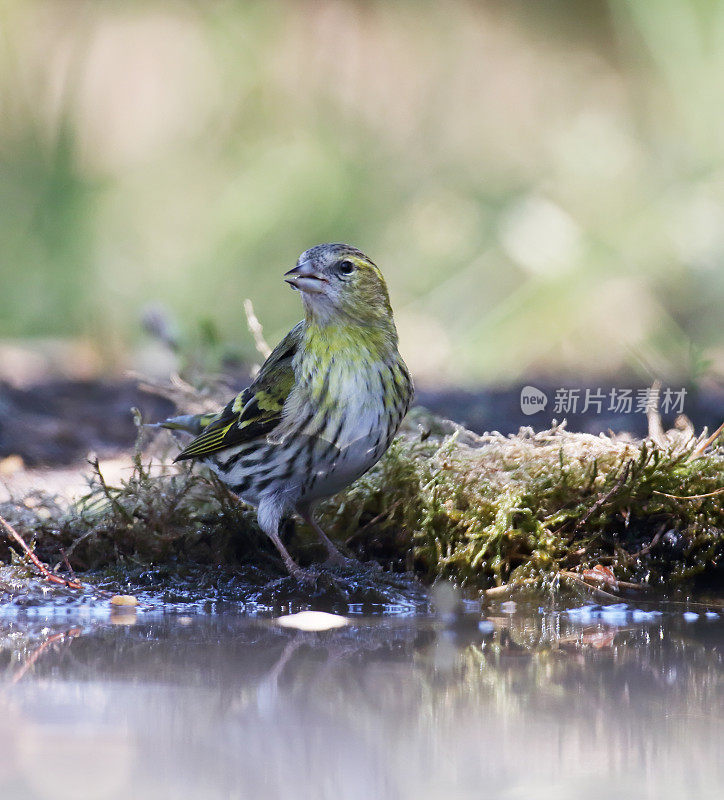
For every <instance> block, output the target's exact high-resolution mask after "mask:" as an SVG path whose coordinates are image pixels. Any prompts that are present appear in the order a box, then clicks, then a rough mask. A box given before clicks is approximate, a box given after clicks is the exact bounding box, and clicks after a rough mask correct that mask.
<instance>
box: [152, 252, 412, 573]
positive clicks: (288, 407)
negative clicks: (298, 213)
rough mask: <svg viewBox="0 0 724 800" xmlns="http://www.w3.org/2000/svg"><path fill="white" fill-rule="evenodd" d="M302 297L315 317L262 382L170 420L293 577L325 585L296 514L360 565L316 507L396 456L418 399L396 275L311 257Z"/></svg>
mask: <svg viewBox="0 0 724 800" xmlns="http://www.w3.org/2000/svg"><path fill="white" fill-rule="evenodd" d="M284 278H285V280H286V282H287V283H288V284H289V285H290V286H292V288H294V289H296V290H297V291H299V292H300V294H301V296H302V303H303V305H304V319H303V320H302V321H301V322H299V323H298V324H297V325H295V326H294V327H293V328H292V329H291V331H289V333H288V334H287V335H286V336H285V337H284V339H282V341H281V342H280V343H279V344H278V345H277V346H276V347H275V348H274V350H273V351H272V353H271V354H270V355H269V357H268V358H267V360H266V361H265V362H264V364H263V366H262V367H261V369H260V371H259V373H258V375H257V376H256V378H255V380H254V382H253V383H252V384H251V386H249V387H248V388H247V389H244V391H242V392H241V393H239V394H238V395H237V396H236V397H234V398H233V399H232V400H231V401H230V402H229V403H228V405H226V406H225V407H224V408H223V410H221V411H220V412H219V413H217V414H215V415H208V414H207V415H195V416H191V415H186V416H182V417H173V418H171V419H168V420H166V421H165V422H163V423H161V426H162V427H167V428H176V429H178V428H180V429H184V430H187V431H189V432H191V433H195V434H197V436H196V438H195V439H193V441H192V442H191V443H190V444H189V445H188V446H187V447H186V448H185V449H184V450H183V451H182V452H181V453H180V454H179V455H178V456H177V458H176V461H181V460H183V459H190V458H197V459H200V460H202V461H204V462H205V463H206V464H208V466H209V467H211V469H212V470H213V471H214V472H216V474H217V475H218V476H219V478H220V479H221V480H222V481H223V482H224V483H225V484H226V485H227V486H228V487H229V489H231V491H232V492H234V493H235V494H236V495H238V496H239V497H240V498H241V499H242V500H243V501H244V502H246V503H249V504H251V505H253V506H256V508H257V518H258V520H259V525H260V527H261V528H262V530H263V531H264V532H265V533H266V534H267V536H269V538H270V539H271V540H272V542H273V543H274V545H275V546H276V548H277V550H278V551H279V553H280V555H281V557H282V559H283V561H284V565H285V566H286V568H287V570H288V571H289V573H290V574H291V575H293V576H294V577H295V578H296V579H297V580H299V581H301V582H305V583H310V582H311V583H313V582H314V581H315V580H316V578H317V577H318V574H317V573H315V572H313V571H311V570H305V569H302V568H301V567H300V566H299V565H298V564H297V563H296V562H295V561H294V559H293V558H292V557H291V555H290V554H289V552H288V551H287V549H286V547H285V546H284V544H283V542H282V540H281V539H280V538H279V523H280V521H281V519H282V518H283V517H284V515H285V514H287V513H289V512H294V511H296V512H297V514H299V516H300V517H301V518H302V519H303V520H305V521H306V522H307V523H308V524H309V525H310V526H311V527H312V528H313V529H314V531H315V532H316V534H317V535H318V537H319V539H320V540H321V542H322V544H323V545H324V547H325V548H326V550H327V552H328V554H329V559H328V560H329V562H330V563H336V564H340V563H346V562H348V561H350V559H347V558H345V556H344V555H343V554H342V553H341V552H340V551H339V549H338V548H337V547H336V546H335V545H334V543H333V542H332V541H331V540H330V539H329V537H328V536H327V535H326V534H325V532H324V531H323V530H322V528H321V527H320V526H319V525H318V524H317V522H316V521H315V519H314V517H313V509H314V506H315V504H316V503H317V502H318V501H319V500H320V499H321V498H324V497H330V496H331V495H333V494H336V493H337V492H338V491H340V490H341V489H342V488H344V487H345V486H347V485H349V484H350V483H352V482H353V481H355V480H356V479H357V478H359V477H360V475H362V474H364V473H365V472H367V470H368V469H369V468H370V467H372V466H373V465H374V464H375V463H377V461H378V460H379V459H380V457H381V456H382V454H383V453H384V452H385V451H386V450H387V448H388V447H389V446H390V443H391V442H392V439H393V437H394V436H395V434H396V433H397V430H398V428H399V427H400V423H401V422H402V419H403V417H404V416H405V414H406V413H407V409H408V408H409V406H410V402H411V400H412V395H413V386H412V380H411V379H410V374H409V372H408V370H407V367H406V366H405V362H404V361H403V360H402V357H401V356H400V353H399V352H398V349H397V341H398V340H397V330H396V328H395V323H394V321H393V318H392V308H391V307H390V300H389V295H388V292H387V286H386V284H385V280H384V278H383V277H382V273H381V272H380V270H379V268H378V267H377V265H376V264H375V263H374V262H373V261H372V260H371V259H369V258H368V257H367V256H366V255H365V254H364V253H362V252H361V251H360V250H357V249H356V248H354V247H351V246H349V245H346V244H320V245H317V246H316V247H312V248H310V249H309V250H306V251H305V252H304V253H302V255H301V256H300V257H299V260H298V261H297V265H296V266H295V267H294V268H293V269H291V270H289V272H287V273H286V274H285V275H284Z"/></svg>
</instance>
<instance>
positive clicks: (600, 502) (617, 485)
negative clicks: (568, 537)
mask: <svg viewBox="0 0 724 800" xmlns="http://www.w3.org/2000/svg"><path fill="white" fill-rule="evenodd" d="M630 470H631V462H630V461H627V462H626V467H625V468H624V471H623V475H622V476H621V477H620V478H619V479H618V480H617V481H616V483H614V485H613V486H612V487H611V488H610V489H609V490H608V491H607V492H606V494H605V495H603V497H599V498H598V500H596V502H595V503H594V504H593V505H592V506H591V507H590V508H589V509H588V511H587V512H586V513H585V514H584V515H583V516H582V517H581V518H580V519H579V520H578V522H577V523H576V526H575V528H574V529H573V532H574V533H575V532H576V531H578V530H579V529H580V528H581V527H582V526H583V525H585V524H586V522H588V520H589V519H590V518H591V517H592V516H593V515H594V514H595V513H596V511H598V509H599V508H601V506H603V505H604V504H605V503H607V502H608V501H609V500H610V499H611V498H612V497H613V495H614V494H616V492H617V491H618V490H619V489H620V488H621V487H622V486H623V485H624V483H626V481H627V480H628V476H629V472H630Z"/></svg>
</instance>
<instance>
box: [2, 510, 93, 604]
mask: <svg viewBox="0 0 724 800" xmlns="http://www.w3.org/2000/svg"><path fill="white" fill-rule="evenodd" d="M0 525H2V526H3V528H5V531H6V532H7V534H8V536H9V537H10V538H11V539H13V540H14V541H15V542H16V543H17V544H18V545H19V547H21V548H22V550H23V552H24V553H25V555H26V556H27V557H28V558H29V559H30V561H32V562H33V564H35V566H36V567H37V568H38V570H40V574H41V575H42V576H43V578H45V580H46V581H49V582H50V583H57V584H60V585H61V586H65V587H66V588H68V589H82V588H83V587H82V586H81V585H80V583H78V581H69V580H68V579H67V578H61V577H60V576H59V575H54V574H53V573H52V572H51V571H50V570H49V569H48V567H47V566H46V565H45V564H43V562H42V561H41V560H40V559H39V558H38V557H37V556H36V555H35V553H34V552H33V551H32V550H31V549H30V548H29V547H28V545H27V544H26V543H25V541H24V540H23V538H22V537H21V536H20V534H19V533H18V532H17V531H16V530H15V528H13V526H12V525H11V524H10V523H9V522H8V521H7V520H5V519H3V517H0Z"/></svg>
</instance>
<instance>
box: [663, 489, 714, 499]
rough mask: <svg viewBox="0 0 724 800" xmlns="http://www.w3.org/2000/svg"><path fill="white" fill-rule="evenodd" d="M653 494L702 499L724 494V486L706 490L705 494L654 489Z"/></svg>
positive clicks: (675, 497)
mask: <svg viewBox="0 0 724 800" xmlns="http://www.w3.org/2000/svg"><path fill="white" fill-rule="evenodd" d="M652 494H660V495H661V496H662V497H670V498H671V499H672V500H701V499H702V498H704V497H714V496H715V495H717V494H724V487H722V488H721V489H715V490H714V491H713V492H706V493H705V494H666V492H657V491H656V489H654V490H653V492H652Z"/></svg>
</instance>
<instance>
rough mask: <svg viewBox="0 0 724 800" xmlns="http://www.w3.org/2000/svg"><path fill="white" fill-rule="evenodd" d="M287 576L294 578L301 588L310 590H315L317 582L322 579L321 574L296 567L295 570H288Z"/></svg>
mask: <svg viewBox="0 0 724 800" xmlns="http://www.w3.org/2000/svg"><path fill="white" fill-rule="evenodd" d="M289 574H290V575H291V576H292V578H294V580H295V581H297V583H299V584H301V585H302V586H309V587H311V588H316V586H317V582H318V581H319V579H320V578H321V577H322V573H321V572H317V571H316V570H313V569H304V568H303V567H299V566H297V567H296V568H295V569H290V570H289Z"/></svg>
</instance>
